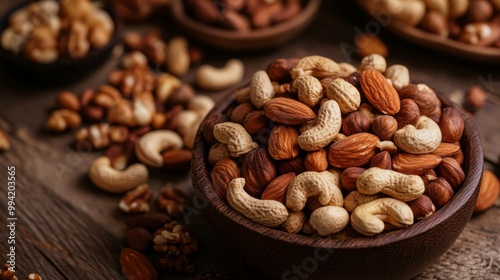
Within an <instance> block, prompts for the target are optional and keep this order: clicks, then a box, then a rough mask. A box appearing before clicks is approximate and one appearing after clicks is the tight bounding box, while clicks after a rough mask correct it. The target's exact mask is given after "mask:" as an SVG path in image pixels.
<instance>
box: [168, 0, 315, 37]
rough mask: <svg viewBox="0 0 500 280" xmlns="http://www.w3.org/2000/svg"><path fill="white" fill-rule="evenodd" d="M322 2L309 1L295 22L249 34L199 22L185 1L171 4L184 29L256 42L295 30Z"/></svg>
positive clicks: (173, 12) (175, 17) (173, 14)
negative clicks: (255, 40)
mask: <svg viewBox="0 0 500 280" xmlns="http://www.w3.org/2000/svg"><path fill="white" fill-rule="evenodd" d="M320 4H321V0H307V3H306V5H305V6H304V8H303V10H302V12H301V13H299V14H298V15H297V16H295V17H294V18H293V20H286V21H284V22H282V23H279V24H277V25H273V26H271V27H268V28H263V29H252V30H250V31H248V32H241V31H233V30H229V29H223V28H217V27H213V26H211V25H209V24H206V23H203V22H200V21H197V20H195V19H193V18H191V17H190V16H188V15H187V14H186V13H185V9H184V7H185V6H184V0H173V1H172V3H171V4H170V13H171V15H172V17H173V18H174V19H175V20H176V21H177V22H178V23H179V24H181V25H183V26H184V28H189V29H191V30H197V31H198V32H201V33H205V35H209V36H211V37H213V38H225V39H228V40H231V41H237V40H249V41H251V40H254V39H258V38H262V37H271V36H275V35H276V34H280V33H283V32H286V31H288V30H291V29H295V28H297V27H299V26H300V25H301V24H303V23H304V22H305V21H307V20H308V19H309V18H310V17H312V16H313V15H314V14H315V13H316V11H317V10H318V9H319V6H320Z"/></svg>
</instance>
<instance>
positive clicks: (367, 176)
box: [356, 167, 425, 201]
mask: <svg viewBox="0 0 500 280" xmlns="http://www.w3.org/2000/svg"><path fill="white" fill-rule="evenodd" d="M356 186H357V188H358V191H359V192H360V193H363V194H376V193H379V192H381V193H385V194H387V195H389V196H391V197H394V198H397V199H399V200H401V201H411V200H414V199H417V198H418V197H420V196H421V195H422V194H423V193H424V191H425V185H424V181H423V180H422V178H420V176H417V175H406V174H402V173H399V172H396V171H392V170H387V169H381V168H378V167H371V168H369V169H368V170H366V171H365V172H363V173H362V174H361V176H359V177H358V180H357V181H356Z"/></svg>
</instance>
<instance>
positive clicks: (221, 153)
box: [208, 143, 231, 164]
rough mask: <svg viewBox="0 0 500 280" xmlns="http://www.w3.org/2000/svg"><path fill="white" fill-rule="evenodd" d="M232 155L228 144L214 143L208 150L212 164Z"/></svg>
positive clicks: (209, 160)
mask: <svg viewBox="0 0 500 280" xmlns="http://www.w3.org/2000/svg"><path fill="white" fill-rule="evenodd" d="M230 157H231V154H230V151H229V149H228V148H227V145H226V144H222V143H217V144H214V145H213V146H212V147H210V150H209V151H208V162H209V163H210V164H216V163H217V162H219V160H221V159H223V158H230Z"/></svg>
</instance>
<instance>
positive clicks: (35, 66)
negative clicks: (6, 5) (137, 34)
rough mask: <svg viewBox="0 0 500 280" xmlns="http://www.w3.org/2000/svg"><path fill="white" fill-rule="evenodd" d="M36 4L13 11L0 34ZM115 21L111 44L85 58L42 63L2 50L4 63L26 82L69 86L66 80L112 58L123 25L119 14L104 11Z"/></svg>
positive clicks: (1, 23) (5, 17) (4, 20)
mask: <svg viewBox="0 0 500 280" xmlns="http://www.w3.org/2000/svg"><path fill="white" fill-rule="evenodd" d="M31 2H32V1H25V2H23V3H20V4H19V5H16V6H14V7H12V8H11V9H10V10H9V11H8V12H7V13H6V14H5V15H3V17H2V18H1V19H0V32H3V30H4V29H5V28H6V27H7V25H8V21H9V18H10V16H11V15H12V13H14V12H15V11H17V10H19V9H20V8H22V7H24V6H26V5H28V4H29V3H31ZM104 10H105V11H106V12H107V13H109V15H110V16H111V18H112V19H113V23H114V25H115V29H114V31H113V35H112V37H111V40H110V42H109V43H108V44H107V45H106V46H104V47H102V48H99V49H91V50H90V51H89V53H88V54H87V55H85V56H84V57H82V58H76V59H73V58H70V57H61V58H59V59H58V60H56V61H54V62H53V63H47V64H45V63H39V62H36V61H33V60H30V59H28V58H26V57H24V56H23V55H21V54H14V53H12V52H10V51H7V50H5V49H4V48H3V47H1V46H0V59H2V61H4V62H5V63H6V64H8V65H9V66H11V67H12V68H13V69H14V70H15V73H14V74H17V76H19V77H20V78H22V79H24V80H31V79H33V78H34V79H36V80H37V81H42V82H47V83H49V82H57V81H59V82H66V79H77V78H79V77H80V76H81V75H83V74H86V73H88V72H89V71H90V70H92V69H94V68H96V67H97V66H99V65H101V64H102V63H103V62H104V61H106V59H107V58H108V57H109V56H110V54H111V52H112V51H113V48H114V47H115V46H116V44H117V43H118V42H119V41H120V40H121V34H122V29H123V23H122V22H121V20H120V19H119V18H118V17H117V16H116V13H115V12H114V11H113V10H112V9H110V8H109V7H104Z"/></svg>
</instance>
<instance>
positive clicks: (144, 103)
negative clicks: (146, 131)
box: [132, 91, 156, 125]
mask: <svg viewBox="0 0 500 280" xmlns="http://www.w3.org/2000/svg"><path fill="white" fill-rule="evenodd" d="M132 103H133V114H134V118H135V122H136V123H137V125H148V124H150V123H151V120H152V119H153V115H154V113H155V112H156V105H155V100H154V98H153V94H151V92H149V91H144V92H138V93H135V94H134V100H133V101H132Z"/></svg>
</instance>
